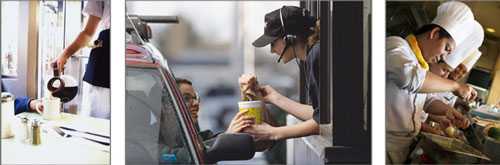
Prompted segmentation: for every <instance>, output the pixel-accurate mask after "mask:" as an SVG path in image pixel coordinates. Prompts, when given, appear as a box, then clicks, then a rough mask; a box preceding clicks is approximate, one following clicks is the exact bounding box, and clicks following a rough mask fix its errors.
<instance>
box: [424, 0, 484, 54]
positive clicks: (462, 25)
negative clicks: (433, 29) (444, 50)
mask: <svg viewBox="0 0 500 165" xmlns="http://www.w3.org/2000/svg"><path fill="white" fill-rule="evenodd" d="M472 20H474V15H473V14H472V11H471V9H470V8H469V7H468V6H467V5H466V4H464V3H462V2H458V1H449V2H445V3H443V4H441V5H439V7H438V9H437V14H436V17H435V18H434V20H433V21H432V24H436V25H439V26H441V27H442V28H443V29H444V30H446V31H447V32H448V33H449V34H450V35H451V37H452V38H453V40H454V41H455V45H459V44H461V43H462V42H463V41H464V40H465V38H466V36H467V35H466V34H468V33H469V31H468V30H469V29H470V28H469V27H468V25H469V24H470V23H469V22H470V21H472ZM464 34H465V35H464Z"/></svg>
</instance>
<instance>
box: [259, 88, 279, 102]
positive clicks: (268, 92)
mask: <svg viewBox="0 0 500 165" xmlns="http://www.w3.org/2000/svg"><path fill="white" fill-rule="evenodd" d="M259 90H260V92H261V93H262V100H263V101H264V102H267V103H273V102H274V101H275V100H276V99H278V98H279V97H280V96H281V94H280V93H278V92H277V91H276V90H274V89H273V88H272V87H271V86H269V85H264V86H260V87H259Z"/></svg>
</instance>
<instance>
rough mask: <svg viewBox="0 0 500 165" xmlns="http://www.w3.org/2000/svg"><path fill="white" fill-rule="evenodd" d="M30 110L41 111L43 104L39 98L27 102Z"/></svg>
mask: <svg viewBox="0 0 500 165" xmlns="http://www.w3.org/2000/svg"><path fill="white" fill-rule="evenodd" d="M29 107H30V111H32V112H38V113H41V112H43V104H42V101H41V100H31V101H30V103H29Z"/></svg>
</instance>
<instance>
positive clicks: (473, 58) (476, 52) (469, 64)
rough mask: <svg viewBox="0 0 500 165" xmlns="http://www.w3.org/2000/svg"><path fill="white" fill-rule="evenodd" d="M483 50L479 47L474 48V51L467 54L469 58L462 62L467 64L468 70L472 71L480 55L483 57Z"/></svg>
mask: <svg viewBox="0 0 500 165" xmlns="http://www.w3.org/2000/svg"><path fill="white" fill-rule="evenodd" d="M481 54H482V53H481V51H479V50H478V49H474V51H473V52H472V53H471V54H470V55H469V56H467V58H466V59H465V60H464V62H462V64H464V65H465V67H466V68H467V71H470V70H471V69H472V67H474V64H476V62H477V60H479V57H481Z"/></svg>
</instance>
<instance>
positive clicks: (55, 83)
mask: <svg viewBox="0 0 500 165" xmlns="http://www.w3.org/2000/svg"><path fill="white" fill-rule="evenodd" d="M52 69H53V72H54V77H52V78H51V79H50V80H49V81H48V82H47V89H48V90H49V91H50V93H51V94H52V96H54V97H58V98H60V99H61V101H62V102H63V103H67V102H69V101H71V100H72V99H73V98H75V96H76V95H77V93H78V81H76V79H75V78H73V77H71V76H69V75H64V74H63V75H61V74H60V71H59V69H57V64H56V63H53V64H52Z"/></svg>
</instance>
